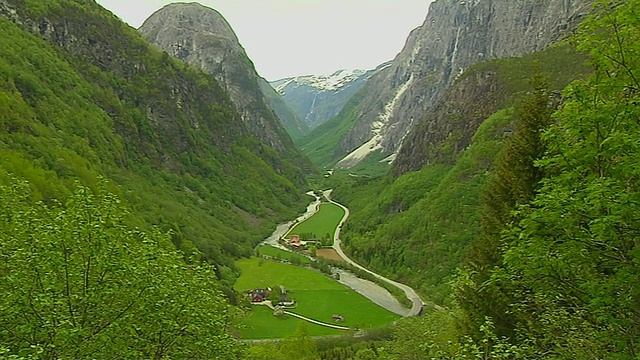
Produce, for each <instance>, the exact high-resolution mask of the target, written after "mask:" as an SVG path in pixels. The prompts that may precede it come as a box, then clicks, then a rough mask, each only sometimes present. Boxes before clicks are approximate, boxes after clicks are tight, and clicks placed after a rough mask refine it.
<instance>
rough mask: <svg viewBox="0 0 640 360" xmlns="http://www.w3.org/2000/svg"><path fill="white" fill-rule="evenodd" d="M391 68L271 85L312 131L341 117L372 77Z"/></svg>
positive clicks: (355, 71)
mask: <svg viewBox="0 0 640 360" xmlns="http://www.w3.org/2000/svg"><path fill="white" fill-rule="evenodd" d="M389 65H391V62H387V63H384V64H382V65H380V66H378V67H377V68H375V69H371V70H360V69H355V70H345V69H342V70H338V71H336V72H334V73H333V74H330V75H304V76H295V77H289V78H284V79H280V80H276V81H272V82H270V84H271V86H273V88H274V89H275V90H276V91H277V92H278V93H279V94H280V95H281V96H282V97H283V98H284V100H285V102H286V103H287V105H288V106H289V108H291V110H293V112H294V113H295V114H296V115H297V116H298V117H299V118H300V119H301V120H302V122H303V123H304V124H305V125H306V126H307V127H308V128H309V129H314V128H316V127H317V126H318V125H320V124H322V123H324V122H325V121H327V120H329V119H331V118H332V117H334V116H336V115H338V113H339V112H340V110H342V108H343V107H344V105H345V104H346V103H347V101H348V100H349V99H350V98H351V96H353V95H354V94H355V93H356V92H357V91H358V90H360V88H362V86H363V85H364V84H365V83H366V81H367V80H369V78H371V76H373V75H374V74H376V73H377V72H378V71H380V70H382V69H384V68H386V67H387V66H389Z"/></svg>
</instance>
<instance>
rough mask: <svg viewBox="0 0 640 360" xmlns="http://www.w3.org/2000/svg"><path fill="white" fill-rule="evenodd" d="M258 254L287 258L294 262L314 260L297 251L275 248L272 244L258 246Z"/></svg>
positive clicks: (303, 262) (304, 262) (301, 262)
mask: <svg viewBox="0 0 640 360" xmlns="http://www.w3.org/2000/svg"><path fill="white" fill-rule="evenodd" d="M258 254H260V255H266V256H271V257H273V258H276V259H282V260H287V261H289V262H291V263H293V264H310V263H311V262H312V261H313V260H311V259H309V258H308V257H306V256H304V255H300V254H297V253H295V252H291V251H286V250H282V249H278V248H275V247H273V246H271V245H262V246H260V247H259V248H258Z"/></svg>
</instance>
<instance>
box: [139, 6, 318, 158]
mask: <svg viewBox="0 0 640 360" xmlns="http://www.w3.org/2000/svg"><path fill="white" fill-rule="evenodd" d="M139 31H140V32H141V33H142V34H143V35H144V37H145V38H146V39H147V40H149V42H151V43H152V44H154V45H156V46H158V47H159V48H160V49H162V50H163V51H165V52H167V53H168V54H169V55H171V56H174V57H176V58H178V59H180V60H182V61H185V62H186V63H188V64H191V65H193V66H195V67H197V68H200V69H202V70H204V71H206V72H209V73H211V74H213V75H214V76H215V78H216V80H218V83H219V84H220V85H221V86H222V88H223V89H224V90H225V91H226V92H227V93H228V94H229V96H230V98H231V101H232V102H233V104H234V105H235V107H236V109H238V111H239V113H240V116H241V119H242V121H243V122H244V123H245V125H246V126H247V128H248V129H249V130H250V131H251V133H252V134H253V135H254V136H255V137H257V138H259V139H261V140H262V141H264V142H265V143H266V144H268V145H269V146H270V147H272V148H273V149H275V150H277V151H278V152H279V153H281V154H282V155H283V156H284V157H286V158H288V159H290V160H291V161H294V162H296V163H297V164H298V165H300V166H303V167H308V165H309V163H308V162H306V160H305V159H304V156H302V154H301V153H300V152H299V151H298V149H297V148H296V147H295V146H294V144H293V142H292V141H291V138H290V137H289V136H288V135H287V132H286V130H285V128H284V127H283V124H282V123H281V122H280V119H279V118H278V116H277V115H276V113H275V112H274V110H273V108H272V106H271V103H272V101H271V100H269V98H268V96H266V95H265V93H264V92H263V86H261V84H263V83H264V79H262V78H261V77H260V76H259V75H258V74H257V73H256V70H255V68H254V66H253V63H252V62H251V60H250V59H249V57H248V56H247V54H246V52H245V50H244V49H243V48H242V46H241V44H240V42H239V41H238V38H237V36H236V34H235V33H234V31H233V29H232V28H231V26H230V25H229V23H228V22H227V21H226V20H225V18H224V17H223V16H222V15H221V14H220V13H219V12H217V11H216V10H214V9H211V8H208V7H206V6H203V5H200V4H198V3H174V4H169V5H166V6H165V7H163V8H162V9H160V10H158V11H156V12H155V13H154V14H152V15H151V16H150V17H149V18H148V19H147V20H146V21H145V22H144V23H143V24H142V26H141V27H140V29H139ZM274 96H275V95H271V96H269V97H270V98H273V97H274ZM274 101H276V100H274ZM276 105H277V106H278V108H279V109H281V105H278V104H276ZM282 111H285V112H286V109H284V110H282ZM296 120H297V119H296V118H294V117H290V116H289V117H288V118H287V119H286V122H285V124H287V125H288V126H289V127H291V129H292V130H291V132H292V133H294V134H295V133H296V132H299V131H302V129H303V126H302V125H298V124H296Z"/></svg>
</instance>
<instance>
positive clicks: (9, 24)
mask: <svg viewBox="0 0 640 360" xmlns="http://www.w3.org/2000/svg"><path fill="white" fill-rule="evenodd" d="M0 8H2V9H1V10H2V11H1V12H0V13H1V14H3V16H2V17H0V47H2V49H3V50H2V51H1V52H0V185H1V188H0V199H1V201H2V216H3V219H2V221H0V222H1V224H0V227H1V230H0V243H1V244H2V251H1V252H0V257H2V265H1V266H2V267H1V268H0V276H1V277H2V281H0V286H1V287H2V290H0V294H1V295H0V304H1V305H0V317H1V318H0V324H2V325H1V326H0V357H5V356H10V355H11V354H15V355H19V356H25V357H34V358H152V357H155V358H167V357H169V358H176V357H178V358H179V357H184V358H201V357H205V358H214V357H220V358H231V357H235V356H236V354H235V351H236V350H235V349H236V343H235V341H233V340H232V339H231V338H230V337H229V335H227V334H226V323H227V321H228V319H227V315H226V309H227V307H228V306H229V302H232V303H233V302H235V300H236V295H235V293H234V292H233V291H232V290H231V286H232V284H233V283H234V282H235V279H236V277H237V276H238V270H237V269H236V267H235V266H234V260H235V259H236V258H238V257H242V256H248V255H249V254H250V253H251V251H252V249H253V247H254V246H255V245H256V244H257V243H258V242H259V241H261V240H262V239H264V238H265V237H266V236H268V235H269V234H270V233H271V231H272V230H273V228H274V227H275V224H276V223H277V222H280V221H282V220H285V219H290V218H292V217H294V216H295V215H297V214H298V213H299V212H301V211H302V210H303V209H304V208H305V206H306V203H307V202H308V199H307V197H306V196H305V195H304V192H306V191H307V190H308V189H307V186H306V180H305V171H306V170H302V169H300V168H299V167H298V166H297V165H295V164H297V163H298V162H299V160H300V159H289V158H287V157H286V156H287V155H285V156H282V154H278V153H277V152H276V151H274V150H273V149H271V148H270V147H268V146H267V145H265V144H264V143H262V142H261V141H260V140H258V139H256V138H255V137H253V136H251V135H250V133H249V131H248V130H247V129H246V127H245V126H244V125H243V124H242V122H241V121H240V116H239V115H238V114H237V112H236V110H235V109H234V108H233V106H232V105H231V102H230V101H229V99H228V96H227V94H225V93H224V92H223V91H222V89H221V88H220V87H219V86H218V84H217V83H216V81H215V79H214V78H213V76H210V75H207V74H204V73H202V72H200V71H197V70H195V69H193V68H191V67H189V66H187V65H185V64H183V63H182V62H180V61H177V60H175V59H172V58H170V57H169V56H167V54H166V53H162V52H160V51H158V50H156V49H155V48H153V47H151V46H150V45H149V44H148V43H147V42H146V41H145V40H143V39H142V37H141V36H140V35H139V34H138V33H137V32H136V31H135V30H134V29H132V28H130V27H129V26H127V25H125V24H124V23H122V22H121V21H120V20H119V19H117V18H116V17H115V16H113V15H112V14H110V13H109V12H107V11H105V10H104V9H103V8H101V7H100V6H99V5H97V4H96V3H95V2H94V1H90V0H73V1H72V0H56V1H46V2H43V1H17V0H16V1H6V2H2V3H0ZM176 249H177V250H179V254H180V255H177V254H176V253H175V251H176ZM222 293H223V294H224V297H223V296H222V295H221V294H222Z"/></svg>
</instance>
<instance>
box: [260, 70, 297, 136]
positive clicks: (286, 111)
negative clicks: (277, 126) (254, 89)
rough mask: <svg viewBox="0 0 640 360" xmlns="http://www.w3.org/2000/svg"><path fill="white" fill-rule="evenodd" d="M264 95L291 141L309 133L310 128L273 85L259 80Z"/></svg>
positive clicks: (264, 80)
mask: <svg viewBox="0 0 640 360" xmlns="http://www.w3.org/2000/svg"><path fill="white" fill-rule="evenodd" d="M259 83H260V88H261V89H262V93H263V94H264V95H265V96H266V97H267V99H268V100H269V103H270V104H271V108H272V109H273V111H275V113H276V114H277V115H278V117H279V118H280V121H281V122H282V124H283V125H284V128H285V129H287V132H288V133H289V135H290V136H291V139H292V140H294V141H296V140H298V139H299V138H301V137H302V136H304V135H305V134H307V133H308V132H309V126H307V124H305V123H304V122H303V121H302V120H301V119H300V117H299V116H298V115H297V114H296V113H295V112H294V111H293V110H291V108H290V107H289V105H287V103H286V101H285V100H284V98H283V97H282V95H280V94H279V93H278V92H277V91H276V90H275V89H274V88H273V87H271V84H269V82H268V81H267V80H266V79H264V78H260V80H259Z"/></svg>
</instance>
